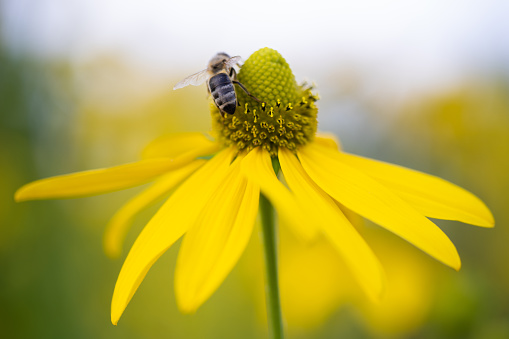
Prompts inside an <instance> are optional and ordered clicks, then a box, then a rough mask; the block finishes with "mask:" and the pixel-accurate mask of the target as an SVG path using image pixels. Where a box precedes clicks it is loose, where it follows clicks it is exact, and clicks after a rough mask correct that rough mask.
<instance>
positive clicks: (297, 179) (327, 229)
mask: <svg viewBox="0 0 509 339" xmlns="http://www.w3.org/2000/svg"><path fill="white" fill-rule="evenodd" d="M278 157H279V162H280V164H281V169H282V171H283V174H284V176H285V179H286V182H287V183H288V186H289V187H290V189H291V190H292V192H293V193H294V194H295V197H296V199H297V200H298V202H299V203H300V207H301V208H302V209H303V210H304V213H306V214H311V215H313V218H314V219H315V221H316V224H317V226H318V227H320V229H321V230H322V232H323V233H324V234H325V235H326V236H327V238H328V239H329V241H330V242H331V243H332V244H333V246H334V247H335V249H336V250H337V251H338V252H339V253H340V255H341V256H342V257H343V258H344V259H345V262H346V264H347V265H348V267H349V268H350V269H351V270H352V272H353V274H354V276H355V278H356V279H357V281H358V282H359V284H360V285H361V286H362V287H363V289H364V291H365V292H366V294H367V295H368V296H369V297H370V298H371V299H372V300H380V297H381V295H382V291H383V287H384V282H385V276H384V273H383V269H382V266H381V265H380V262H379V261H378V259H377V258H376V256H375V255H374V253H373V251H372V250H371V249H370V248H369V246H368V245H367V244H366V242H365V241H364V239H363V238H362V237H361V236H360V235H359V233H358V232H357V231H356V230H355V228H354V227H353V226H352V224H350V222H349V221H348V219H347V218H346V217H345V215H344V214H343V213H342V212H341V210H340V209H339V208H338V206H337V205H336V203H335V202H334V200H333V199H332V198H331V197H330V196H328V195H327V193H325V192H324V191H323V190H321V189H320V188H319V187H318V186H317V185H316V184H315V183H314V182H313V180H311V178H310V177H309V176H308V175H307V174H306V172H305V171H304V169H303V168H302V166H301V164H300V162H299V160H298V159H297V157H296V156H295V155H294V154H293V153H292V152H290V151H289V150H287V149H284V148H280V149H279V155H278Z"/></svg>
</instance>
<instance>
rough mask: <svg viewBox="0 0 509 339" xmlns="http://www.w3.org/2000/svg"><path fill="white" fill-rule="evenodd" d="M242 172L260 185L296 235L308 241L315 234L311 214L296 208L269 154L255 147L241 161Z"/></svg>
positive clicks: (293, 199) (294, 201)
mask: <svg viewBox="0 0 509 339" xmlns="http://www.w3.org/2000/svg"><path fill="white" fill-rule="evenodd" d="M242 172H243V173H244V174H245V175H246V176H247V177H248V178H249V180H252V181H253V182H255V183H257V184H258V185H260V189H261V191H262V193H263V194H264V195H265V196H266V197H267V198H268V199H269V200H270V202H271V203H272V204H273V205H274V207H275V208H276V210H277V212H278V213H279V214H280V215H281V217H282V218H284V219H285V220H286V221H288V224H289V225H291V227H292V229H293V230H294V231H295V232H296V235H297V236H299V237H301V239H302V240H304V241H310V240H312V239H313V238H315V237H316V235H317V233H318V232H317V228H316V227H315V226H314V220H313V216H311V215H308V214H306V213H303V212H302V211H301V210H300V209H299V208H298V203H297V200H296V199H295V197H294V195H293V194H292V193H291V192H290V191H288V189H287V188H286V187H285V186H284V185H283V184H282V183H281V182H280V181H279V180H278V179H277V177H276V174H275V173H274V169H273V168H272V162H271V159H270V155H269V153H268V152H267V151H265V150H264V149H262V148H261V147H257V148H255V149H254V150H252V151H251V152H249V153H248V155H246V157H245V158H244V160H243V161H242Z"/></svg>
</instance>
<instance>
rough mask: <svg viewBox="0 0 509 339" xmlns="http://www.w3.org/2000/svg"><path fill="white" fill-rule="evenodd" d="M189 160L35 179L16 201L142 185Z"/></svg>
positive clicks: (152, 161) (158, 161)
mask: <svg viewBox="0 0 509 339" xmlns="http://www.w3.org/2000/svg"><path fill="white" fill-rule="evenodd" d="M191 160H192V159H168V158H158V159H146V160H141V161H138V162H133V163H130V164H125V165H120V166H115V167H110V168H104V169H96V170H91V171H84V172H78V173H72V174H66V175H61V176H57V177H51V178H46V179H41V180H37V181H34V182H31V183H29V184H26V185H25V186H23V187H21V188H20V189H19V190H18V191H17V192H16V194H15V196H14V198H15V199H16V201H25V200H35V199H62V198H77V197H83V196H89V195H94V194H101V193H107V192H112V191H117V190H121V189H125V188H128V187H133V186H137V185H141V184H144V183H146V182H148V181H150V180H151V179H153V178H154V177H157V176H159V175H161V174H163V173H165V172H167V171H170V170H173V169H176V168H179V167H181V166H183V165H185V164H186V163H188V162H190V161H191Z"/></svg>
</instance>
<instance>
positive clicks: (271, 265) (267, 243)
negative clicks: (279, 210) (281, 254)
mask: <svg viewBox="0 0 509 339" xmlns="http://www.w3.org/2000/svg"><path fill="white" fill-rule="evenodd" d="M260 211H261V217H262V233H263V248H264V252H265V275H266V286H265V293H266V298H267V317H268V325H269V333H270V338H272V339H283V320H282V317H281V304H280V302H279V282H278V271H277V262H278V261H277V232H276V227H275V221H274V207H272V204H271V203H270V201H269V200H268V199H267V198H266V197H265V196H264V195H263V194H260Z"/></svg>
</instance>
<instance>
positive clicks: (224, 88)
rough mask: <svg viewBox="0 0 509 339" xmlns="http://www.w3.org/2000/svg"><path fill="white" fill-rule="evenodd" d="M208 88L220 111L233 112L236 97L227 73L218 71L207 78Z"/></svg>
mask: <svg viewBox="0 0 509 339" xmlns="http://www.w3.org/2000/svg"><path fill="white" fill-rule="evenodd" d="M209 90H210V93H211V94H212V98H213V99H214V103H215V104H216V106H217V108H219V110H220V111H221V113H228V114H233V113H235V108H237V98H236V96H235V88H234V87H233V83H232V80H231V79H230V77H229V76H228V74H226V73H219V74H216V75H214V76H213V77H211V78H210V79H209Z"/></svg>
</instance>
